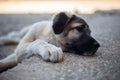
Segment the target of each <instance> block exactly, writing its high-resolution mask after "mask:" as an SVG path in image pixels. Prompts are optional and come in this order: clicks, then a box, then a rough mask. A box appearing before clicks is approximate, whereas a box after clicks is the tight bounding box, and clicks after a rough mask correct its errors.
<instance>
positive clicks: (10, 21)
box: [0, 13, 120, 80]
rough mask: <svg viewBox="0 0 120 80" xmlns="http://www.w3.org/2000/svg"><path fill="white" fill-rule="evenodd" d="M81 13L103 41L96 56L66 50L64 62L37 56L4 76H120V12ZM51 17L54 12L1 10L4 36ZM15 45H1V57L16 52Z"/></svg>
mask: <svg viewBox="0 0 120 80" xmlns="http://www.w3.org/2000/svg"><path fill="white" fill-rule="evenodd" d="M80 16H81V17H82V18H84V19H85V20H86V21H87V22H88V24H89V26H90V28H91V30H92V36H93V37H94V38H95V39H96V40H98V42H99V43H100V44H101V47H100V48H99V50H98V51H97V53H96V55H95V56H93V57H87V56H80V55H76V54H71V53H64V60H63V62H60V63H51V62H45V61H43V60H42V59H41V58H39V57H36V56H34V57H31V58H30V59H26V60H24V61H23V62H22V63H20V64H18V65H17V66H16V67H14V68H12V69H9V70H8V71H6V72H3V73H1V74H0V80H119V79H120V14H106V13H105V14H99V13H96V14H87V15H80ZM51 17H52V15H50V14H44V15H43V14H6V15H4V14H0V36H2V35H4V34H7V33H8V32H10V31H13V30H20V29H21V28H22V27H24V26H26V25H29V24H32V23H34V22H37V21H42V20H50V18H51ZM15 47H16V46H15V45H14V46H13V45H10V46H3V47H0V57H1V58H3V57H5V56H7V55H9V54H10V53H12V52H13V51H14V49H15Z"/></svg>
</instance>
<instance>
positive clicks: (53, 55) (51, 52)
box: [40, 44, 63, 62]
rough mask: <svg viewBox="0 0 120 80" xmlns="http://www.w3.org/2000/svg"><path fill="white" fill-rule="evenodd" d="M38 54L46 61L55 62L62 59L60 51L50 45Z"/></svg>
mask: <svg viewBox="0 0 120 80" xmlns="http://www.w3.org/2000/svg"><path fill="white" fill-rule="evenodd" d="M40 54H41V56H42V58H43V59H44V60H46V61H51V62H57V61H61V60H62V59H63V51H62V49H61V48H58V47H56V46H54V45H51V44H49V45H46V46H44V49H43V50H42V51H41V53H40Z"/></svg>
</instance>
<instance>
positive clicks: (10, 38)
mask: <svg viewBox="0 0 120 80" xmlns="http://www.w3.org/2000/svg"><path fill="white" fill-rule="evenodd" d="M8 43H19V44H18V46H17V48H16V49H15V51H14V53H13V54H11V55H10V56H8V57H6V58H4V59H2V60H0V72H2V71H4V70H7V69H9V68H11V67H14V66H16V65H17V64H18V63H19V62H21V61H22V60H23V59H25V58H28V57H29V56H31V55H33V54H34V55H40V56H41V57H42V59H43V60H45V61H51V62H58V61H61V60H62V58H63V51H67V52H74V53H76V54H81V55H94V53H95V52H96V51H97V49H98V48H99V46H100V45H99V43H98V42H97V41H96V40H95V39H94V38H93V37H92V36H91V31H90V29H89V26H88V24H87V23H86V22H85V21H84V20H83V19H82V18H80V17H78V16H76V15H70V14H67V13H64V12H60V13H58V14H57V15H55V16H54V18H53V19H52V20H51V21H42V22H38V23H35V24H33V25H30V26H28V27H26V28H24V29H23V30H21V31H20V32H12V33H10V34H8V35H7V36H3V37H1V38H0V44H1V45H5V44H8Z"/></svg>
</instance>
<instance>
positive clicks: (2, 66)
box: [0, 53, 17, 73]
mask: <svg viewBox="0 0 120 80" xmlns="http://www.w3.org/2000/svg"><path fill="white" fill-rule="evenodd" d="M16 65H17V56H16V54H15V53H13V54H11V55H10V56H8V57H6V58H4V59H2V60H0V73H2V72H4V71H6V70H8V69H10V68H13V67H14V66H16Z"/></svg>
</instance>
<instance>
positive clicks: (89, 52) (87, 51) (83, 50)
mask: <svg viewBox="0 0 120 80" xmlns="http://www.w3.org/2000/svg"><path fill="white" fill-rule="evenodd" d="M99 47H100V45H99V44H97V45H94V46H84V47H83V46H82V47H80V46H75V45H72V46H68V45H67V46H65V50H64V51H65V52H70V53H75V54H79V55H83V56H93V55H94V54H95V53H96V52H97V50H98V48H99Z"/></svg>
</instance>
